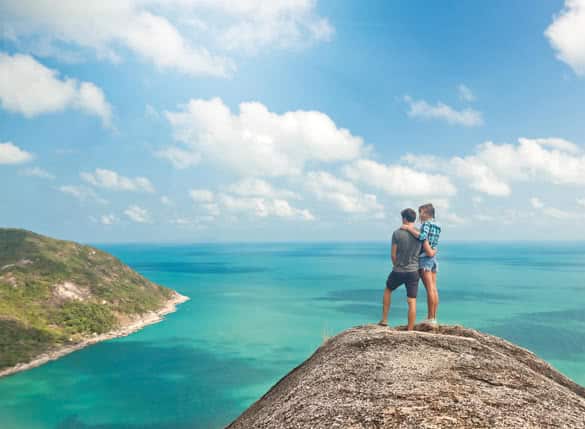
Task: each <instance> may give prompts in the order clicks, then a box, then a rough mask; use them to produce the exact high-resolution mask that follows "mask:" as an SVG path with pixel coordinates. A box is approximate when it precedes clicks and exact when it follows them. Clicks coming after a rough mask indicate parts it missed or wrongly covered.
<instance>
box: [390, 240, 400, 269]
mask: <svg viewBox="0 0 585 429" xmlns="http://www.w3.org/2000/svg"><path fill="white" fill-rule="evenodd" d="M397 250H398V245H397V244H394V243H392V251H391V252H390V256H391V257H392V266H396V252H397Z"/></svg>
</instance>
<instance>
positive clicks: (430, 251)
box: [422, 240, 437, 258]
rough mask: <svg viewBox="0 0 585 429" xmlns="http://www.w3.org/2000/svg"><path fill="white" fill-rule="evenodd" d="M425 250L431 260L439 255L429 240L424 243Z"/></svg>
mask: <svg viewBox="0 0 585 429" xmlns="http://www.w3.org/2000/svg"><path fill="white" fill-rule="evenodd" d="M422 246H423V250H424V251H425V253H426V254H427V256H428V257H429V258H432V257H433V256H435V255H436V254H437V249H433V248H432V247H431V245H430V244H429V240H425V241H423V245H422Z"/></svg>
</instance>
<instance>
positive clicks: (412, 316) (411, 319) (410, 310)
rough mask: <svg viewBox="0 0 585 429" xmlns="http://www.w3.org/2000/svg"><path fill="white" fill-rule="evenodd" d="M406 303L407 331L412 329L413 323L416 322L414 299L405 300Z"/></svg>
mask: <svg viewBox="0 0 585 429" xmlns="http://www.w3.org/2000/svg"><path fill="white" fill-rule="evenodd" d="M406 302H408V330H409V331H412V330H413V329H414V322H416V298H406Z"/></svg>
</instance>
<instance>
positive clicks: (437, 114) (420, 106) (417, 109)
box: [404, 95, 483, 127]
mask: <svg viewBox="0 0 585 429" xmlns="http://www.w3.org/2000/svg"><path fill="white" fill-rule="evenodd" d="M404 101H405V102H406V104H408V106H409V108H410V109H409V110H408V112H407V113H408V116H410V117H411V118H421V119H440V120H443V121H446V122H447V123H449V124H452V125H463V126H465V127H477V126H480V125H483V115H482V113H481V112H479V111H477V110H474V109H470V108H467V109H463V110H456V109H454V108H453V107H451V106H449V105H447V104H444V103H441V102H438V103H437V104H435V105H431V104H429V103H428V102H426V101H425V100H414V99H413V98H412V97H410V96H408V95H406V96H404Z"/></svg>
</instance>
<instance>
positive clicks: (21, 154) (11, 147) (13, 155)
mask: <svg viewBox="0 0 585 429" xmlns="http://www.w3.org/2000/svg"><path fill="white" fill-rule="evenodd" d="M32 158H33V156H32V154H30V153H29V152H27V151H25V150H22V149H21V148H19V147H18V146H16V145H15V144H14V143H12V142H4V143H0V164H22V163H24V162H28V161H30V160H31V159H32Z"/></svg>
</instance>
